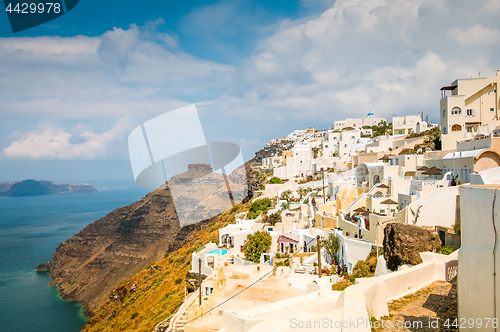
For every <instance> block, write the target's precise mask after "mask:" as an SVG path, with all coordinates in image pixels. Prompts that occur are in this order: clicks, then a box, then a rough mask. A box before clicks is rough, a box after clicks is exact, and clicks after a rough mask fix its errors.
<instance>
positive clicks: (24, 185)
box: [0, 179, 97, 196]
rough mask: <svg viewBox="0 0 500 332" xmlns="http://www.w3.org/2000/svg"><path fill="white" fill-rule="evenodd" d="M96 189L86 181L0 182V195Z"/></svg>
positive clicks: (61, 192) (35, 194) (25, 194)
mask: <svg viewBox="0 0 500 332" xmlns="http://www.w3.org/2000/svg"><path fill="white" fill-rule="evenodd" d="M96 191H97V190H96V189H95V188H94V187H92V186H91V185H88V184H86V183H83V184H68V183H56V182H50V181H43V180H36V179H30V180H23V181H15V182H0V196H39V195H50V194H69V193H89V192H96Z"/></svg>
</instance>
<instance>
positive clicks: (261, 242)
mask: <svg viewBox="0 0 500 332" xmlns="http://www.w3.org/2000/svg"><path fill="white" fill-rule="evenodd" d="M271 241H272V239H271V235H270V234H269V233H268V232H265V231H257V232H255V233H253V234H248V235H247V239H246V242H245V245H244V246H243V253H244V254H245V258H246V259H248V260H250V261H252V262H254V263H259V262H260V255H261V254H262V253H264V252H266V251H268V250H269V248H271Z"/></svg>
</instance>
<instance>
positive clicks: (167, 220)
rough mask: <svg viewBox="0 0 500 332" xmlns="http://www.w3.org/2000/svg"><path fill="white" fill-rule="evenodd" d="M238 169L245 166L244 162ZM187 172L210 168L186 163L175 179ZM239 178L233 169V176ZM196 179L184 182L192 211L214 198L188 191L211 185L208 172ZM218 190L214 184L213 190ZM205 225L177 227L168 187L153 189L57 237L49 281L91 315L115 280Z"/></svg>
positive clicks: (165, 252)
mask: <svg viewBox="0 0 500 332" xmlns="http://www.w3.org/2000/svg"><path fill="white" fill-rule="evenodd" d="M239 171H240V172H245V168H244V167H241V169H240V170H239ZM191 172H201V173H203V174H204V175H206V174H208V173H210V172H211V171H210V170H209V169H205V168H203V167H200V166H198V167H190V168H189V170H188V172H186V173H183V174H181V175H180V176H178V177H177V180H179V179H182V178H183V177H185V176H188V177H190V178H193V177H192V176H189V173H191ZM216 176H217V175H214V178H215V177H216ZM241 178H242V177H241V176H236V175H235V179H234V180H236V179H238V180H241ZM243 178H244V177H243ZM200 179H203V180H202V182H203V183H201V184H199V185H198V186H193V185H192V184H191V185H189V186H188V187H187V188H186V192H187V193H188V194H189V197H190V199H191V200H190V203H191V204H192V206H193V209H194V211H193V213H194V212H195V211H196V208H199V207H200V206H201V207H205V208H209V206H210V203H211V202H214V201H216V200H217V197H215V198H214V199H212V200H210V199H207V198H206V197H203V195H199V194H198V195H197V194H196V192H193V191H192V190H193V187H198V190H201V192H203V190H204V188H205V186H209V187H210V188H211V189H213V185H214V183H213V182H211V181H210V179H211V175H210V174H208V177H207V176H205V177H203V178H200ZM214 181H215V180H214ZM169 182H170V181H169ZM229 183H230V184H231V185H232V184H233V181H232V180H231V179H230V180H229ZM223 189H225V185H224V188H222V189H221V190H223ZM218 192H219V190H216V195H214V196H217V195H218ZM207 225H208V223H207V222H199V223H196V224H193V225H189V226H185V227H181V225H180V223H179V219H178V217H177V213H176V210H175V207H174V203H173V199H172V193H171V191H170V189H168V187H167V189H157V190H155V191H153V192H151V193H149V194H147V195H146V197H144V198H142V199H140V200H139V201H137V202H135V203H132V204H130V205H128V206H125V207H121V208H118V209H116V210H114V211H112V212H110V213H109V214H108V215H106V216H105V217H103V218H101V219H99V220H97V221H95V222H94V223H92V224H90V225H88V226H87V227H85V228H84V229H83V230H82V231H80V232H79V233H78V234H76V235H75V236H73V237H72V238H71V239H69V240H67V241H65V242H63V243H61V244H60V245H59V247H58V248H57V249H56V252H55V253H54V255H53V257H52V264H51V270H50V272H49V274H50V275H51V276H52V278H53V279H52V281H51V285H54V286H57V287H58V289H59V293H60V295H61V296H62V297H63V299H65V300H72V301H78V302H80V303H81V304H83V305H84V312H85V314H86V315H88V316H92V315H93V314H94V312H95V310H96V309H97V308H98V307H99V306H100V305H101V304H102V303H103V302H104V301H106V300H107V298H108V294H109V292H110V291H111V290H112V289H113V288H114V287H115V286H116V285H117V284H118V283H119V282H120V281H122V280H124V279H128V278H131V277H132V276H134V275H135V274H136V273H138V272H139V271H141V270H143V269H144V268H145V267H146V266H147V265H148V264H149V263H152V262H155V261H158V260H161V259H163V258H164V257H166V256H167V255H168V254H169V253H171V252H174V251H177V250H178V249H179V248H181V247H182V246H183V245H184V244H185V243H187V242H189V241H192V240H193V239H194V237H195V236H196V234H197V232H198V231H200V230H201V229H203V228H205V227H207Z"/></svg>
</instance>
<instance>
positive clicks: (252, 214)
mask: <svg viewBox="0 0 500 332" xmlns="http://www.w3.org/2000/svg"><path fill="white" fill-rule="evenodd" d="M271 204H272V201H271V200H270V199H269V198H262V199H258V200H256V201H254V202H253V203H252V204H251V205H250V209H249V210H248V214H247V218H248V219H255V218H257V217H258V216H259V215H260V214H261V212H263V213H267V211H269V208H270V207H271Z"/></svg>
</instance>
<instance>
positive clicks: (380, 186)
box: [377, 183, 390, 189]
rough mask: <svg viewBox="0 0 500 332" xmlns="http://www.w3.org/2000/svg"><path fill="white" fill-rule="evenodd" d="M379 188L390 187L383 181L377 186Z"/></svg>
mask: <svg viewBox="0 0 500 332" xmlns="http://www.w3.org/2000/svg"><path fill="white" fill-rule="evenodd" d="M377 188H382V189H389V188H390V187H389V186H388V185H386V184H384V183H381V184H379V185H378V186H377Z"/></svg>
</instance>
